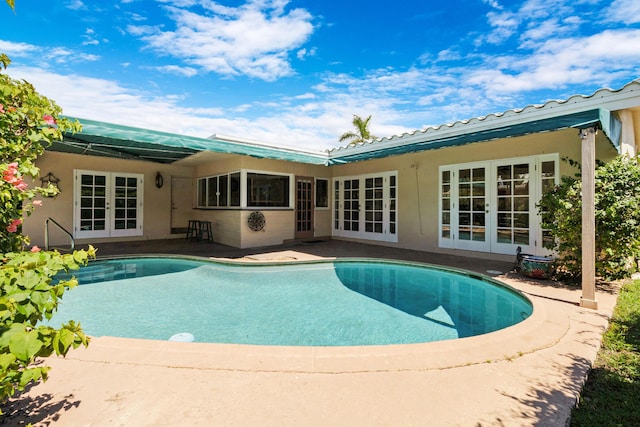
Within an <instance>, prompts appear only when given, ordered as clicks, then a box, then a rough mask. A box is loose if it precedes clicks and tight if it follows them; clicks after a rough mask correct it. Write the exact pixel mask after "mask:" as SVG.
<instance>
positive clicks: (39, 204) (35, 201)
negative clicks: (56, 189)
mask: <svg viewBox="0 0 640 427" xmlns="http://www.w3.org/2000/svg"><path fill="white" fill-rule="evenodd" d="M31 203H33V206H42V200H34V201H33V202H31Z"/></svg>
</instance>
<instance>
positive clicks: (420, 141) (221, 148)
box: [49, 108, 621, 165]
mask: <svg viewBox="0 0 640 427" xmlns="http://www.w3.org/2000/svg"><path fill="white" fill-rule="evenodd" d="M521 114H522V113H515V115H512V116H510V117H497V118H495V119H493V120H491V121H487V122H484V121H483V120H476V121H475V122H473V123H471V122H469V123H461V126H459V127H447V126H441V127H439V128H429V129H427V130H425V131H422V132H416V133H415V134H412V135H404V136H400V137H392V138H385V139H382V140H377V141H372V142H370V143H365V144H361V145H357V146H353V147H346V148H340V149H335V150H331V151H328V152H325V153H322V152H318V153H313V152H306V151H303V150H296V149H288V148H277V147H273V146H267V145H261V144H256V143H251V142H247V141H241V140H234V139H231V138H230V139H226V138H225V139H223V138H219V137H215V136H214V137H212V138H197V137H192V136H185V135H177V134H171V133H167V132H159V131H154V130H149V129H141V128H135V127H129V126H122V125H115V124H111V123H104V122H98V121H93V120H85V119H77V120H79V121H80V123H81V124H82V131H81V132H79V133H76V134H71V133H69V134H65V135H64V140H63V141H61V142H56V143H54V144H53V145H52V146H51V147H50V148H49V150H51V151H58V152H65V153H74V154H87V155H93V156H104V157H112V158H120V159H133V160H143V161H150V162H156V163H173V162H175V161H178V160H181V159H184V158H186V157H189V156H191V155H193V154H197V153H199V152H202V151H210V152H213V153H226V154H237V155H245V156H251V157H256V158H261V159H275V160H285V161H290V162H296V163H307V164H315V165H336V164H346V163H351V162H357V161H363V160H370V159H378V158H383V157H389V156H396V155H401V154H407V153H415V152H419V151H427V150H435V149H439V148H445V147H455V146H460V145H464V144H470V143H474V142H483V141H492V140H496V139H501V138H511V137H517V136H523V135H528V134H533V133H539V132H549V131H555V130H560V129H567V128H577V129H579V128H586V127H590V126H593V125H596V124H597V125H598V126H600V127H601V128H602V129H603V131H604V133H605V134H606V135H607V137H608V138H609V140H610V141H611V142H612V144H613V145H614V146H616V147H619V145H620V144H619V141H620V129H621V124H620V122H619V120H617V119H616V117H615V116H614V115H613V114H611V112H610V111H608V110H604V109H601V108H597V109H592V110H587V111H581V112H576V113H570V114H564V115H558V116H551V117H549V116H547V117H543V118H539V119H535V120H530V121H523V120H524V118H525V117H524V116H520V115H521ZM69 118H70V119H72V120H76V119H75V118H73V117H69ZM500 123H503V125H502V126H500Z"/></svg>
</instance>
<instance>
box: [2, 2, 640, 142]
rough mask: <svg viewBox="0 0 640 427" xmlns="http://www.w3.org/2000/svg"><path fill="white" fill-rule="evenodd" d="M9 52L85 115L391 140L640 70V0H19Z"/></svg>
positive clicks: (265, 135) (24, 75) (291, 135)
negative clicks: (362, 121) (360, 131)
mask: <svg viewBox="0 0 640 427" xmlns="http://www.w3.org/2000/svg"><path fill="white" fill-rule="evenodd" d="M0 10H2V12H1V14H0V16H2V21H1V22H2V24H1V25H0V52H3V53H6V54H7V55H9V57H10V58H11V59H12V61H13V62H12V64H11V66H10V67H9V69H8V70H7V71H6V72H7V73H8V74H9V75H11V76H12V77H14V78H21V79H26V80H27V81H29V82H31V83H32V84H34V86H35V87H36V89H37V90H38V91H39V92H40V93H42V94H44V95H46V96H48V97H50V98H52V99H53V100H55V101H56V102H57V103H58V104H59V105H60V106H61V107H62V108H63V110H64V113H65V114H67V115H71V116H76V117H80V118H87V119H93V120H101V121H107V122H113V123H118V124H124V125H132V126H139V127H144V128H150V129H157V130H163V131H167V132H174V133H180V134H186V135H193V136H200V137H207V136H210V135H212V134H222V135H231V136H235V137H241V138H246V139H251V140H256V141H260V142H264V143H268V144H272V145H277V146H283V147H285V146H286V147H297V148H303V149H307V150H316V151H317V150H323V149H328V148H332V147H337V146H340V145H342V144H341V143H339V141H338V138H339V137H340V135H341V134H342V133H344V132H345V131H349V130H352V124H351V120H352V118H353V115H354V114H358V115H360V116H362V117H367V116H368V115H372V116H373V118H372V120H371V126H370V129H371V131H372V133H373V134H374V135H376V136H378V137H385V136H392V135H397V134H402V133H404V132H411V131H414V130H417V129H423V128H425V127H428V126H437V125H441V124H446V123H451V122H454V121H456V120H465V119H469V118H472V117H478V116H484V115H487V114H491V113H498V112H503V111H506V110H509V109H513V108H516V109H517V108H523V107H526V106H527V105H530V104H541V103H544V102H545V101H548V100H550V99H566V98H567V97H569V96H571V95H575V94H584V95H590V94H591V93H593V92H594V91H595V90H597V89H599V88H601V87H609V88H612V89H618V88H620V87H622V86H623V85H624V84H626V83H628V82H630V81H632V80H634V79H638V78H640V1H638V0H614V1H599V0H524V1H501V0H449V1H446V2H435V1H429V0H404V1H400V2H388V1H380V0H378V1H371V0H369V1H364V0H344V1H340V2H336V1H317V0H316V1H311V0H240V1H237V0H225V1H217V2H214V1H208V0H155V1H154V0H114V1H112V2H103V1H89V0H68V1H64V0H63V1H54V2H42V1H36V0H16V8H15V13H13V12H11V9H10V8H9V7H8V6H7V5H6V4H5V2H2V4H0Z"/></svg>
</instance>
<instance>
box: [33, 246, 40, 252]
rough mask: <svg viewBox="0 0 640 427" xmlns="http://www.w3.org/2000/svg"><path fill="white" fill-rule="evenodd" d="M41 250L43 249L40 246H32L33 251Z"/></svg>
mask: <svg viewBox="0 0 640 427" xmlns="http://www.w3.org/2000/svg"><path fill="white" fill-rule="evenodd" d="M40 251H41V249H40V248H39V247H37V246H34V247H32V248H31V252H40Z"/></svg>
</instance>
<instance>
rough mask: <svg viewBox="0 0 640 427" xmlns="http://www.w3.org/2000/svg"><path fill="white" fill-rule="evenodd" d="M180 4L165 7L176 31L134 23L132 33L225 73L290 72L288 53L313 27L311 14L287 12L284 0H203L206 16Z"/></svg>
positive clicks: (272, 76) (270, 77)
mask: <svg viewBox="0 0 640 427" xmlns="http://www.w3.org/2000/svg"><path fill="white" fill-rule="evenodd" d="M182 4H183V3H180V4H178V3H176V2H174V3H173V5H171V6H167V10H168V11H169V12H170V16H171V18H172V19H173V20H174V21H175V24H176V28H175V30H174V31H166V30H164V29H163V28H160V27H150V26H143V27H138V26H130V27H129V31H130V33H131V34H133V35H135V36H139V37H140V38H141V39H142V40H143V41H145V42H146V43H147V44H148V46H149V47H150V48H152V49H153V50H155V51H158V52H159V53H161V54H163V55H172V56H176V57H179V58H181V59H183V60H184V61H186V62H188V63H190V64H192V65H197V66H199V67H201V68H203V69H204V70H206V71H211V72H216V73H220V74H223V75H227V76H234V75H247V76H249V77H255V78H258V79H262V80H265V81H274V80H276V79H278V78H280V77H283V76H288V75H291V74H292V73H293V70H292V68H291V66H290V64H289V58H288V56H289V54H290V53H294V54H295V52H296V51H299V50H300V48H301V46H302V45H303V44H304V43H305V42H306V40H307V39H308V38H309V36H310V35H311V33H312V31H313V25H312V24H311V20H312V16H311V15H310V14H309V13H308V12H307V11H306V10H304V9H292V10H289V11H288V12H285V10H284V8H285V6H286V5H287V4H288V1H284V0H282V1H278V0H253V1H250V2H248V3H246V4H244V5H243V6H240V7H223V6H220V5H218V4H216V3H214V2H208V1H203V2H202V5H203V6H204V7H205V9H206V11H205V12H204V13H202V14H199V13H196V12H193V11H191V10H187V9H186V8H181V7H178V6H180V5H182ZM184 7H186V6H184Z"/></svg>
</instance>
